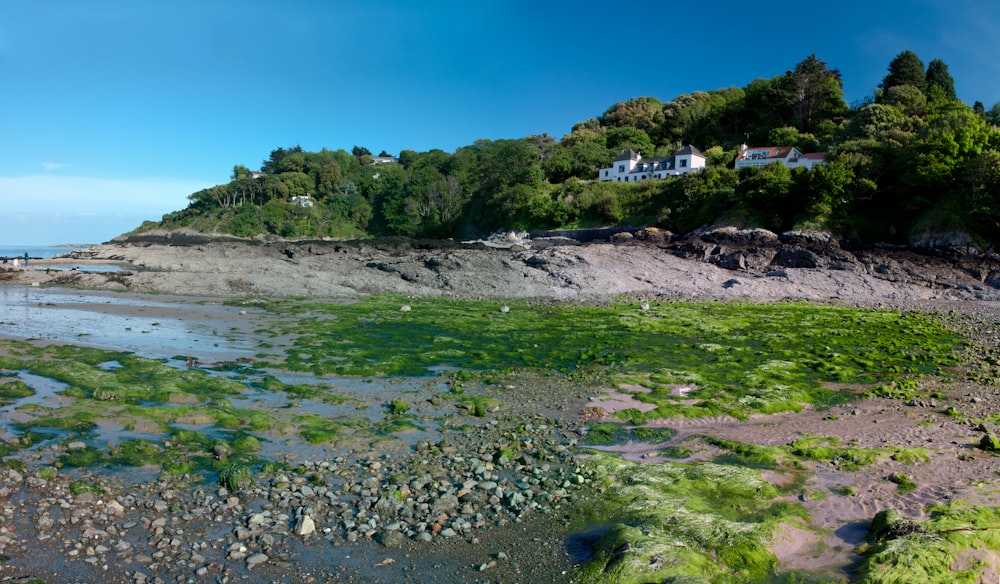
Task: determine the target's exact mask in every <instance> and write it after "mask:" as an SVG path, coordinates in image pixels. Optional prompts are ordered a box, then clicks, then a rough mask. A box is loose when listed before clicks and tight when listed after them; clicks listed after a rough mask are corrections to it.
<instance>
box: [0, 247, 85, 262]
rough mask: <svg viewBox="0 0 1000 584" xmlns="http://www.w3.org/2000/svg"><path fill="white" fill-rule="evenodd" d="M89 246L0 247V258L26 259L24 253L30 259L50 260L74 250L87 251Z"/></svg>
mask: <svg viewBox="0 0 1000 584" xmlns="http://www.w3.org/2000/svg"><path fill="white" fill-rule="evenodd" d="M88 247H90V246H89V245H35V246H31V245H25V246H14V245H0V258H10V259H13V258H22V259H23V258H24V252H28V257H31V258H40V259H48V258H51V257H54V256H57V255H59V254H64V253H69V252H71V251H73V250H79V249H87V248H88Z"/></svg>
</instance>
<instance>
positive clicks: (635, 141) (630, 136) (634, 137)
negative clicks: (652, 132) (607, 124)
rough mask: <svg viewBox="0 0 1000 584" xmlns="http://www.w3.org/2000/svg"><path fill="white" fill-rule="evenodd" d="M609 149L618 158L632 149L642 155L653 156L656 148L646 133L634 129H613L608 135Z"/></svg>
mask: <svg viewBox="0 0 1000 584" xmlns="http://www.w3.org/2000/svg"><path fill="white" fill-rule="evenodd" d="M607 148H608V150H610V151H611V152H612V153H613V154H615V155H616V156H617V155H618V154H621V153H622V151H624V150H628V149H629V148H631V149H632V150H635V151H636V152H638V153H640V154H645V155H646V156H652V154H653V152H654V151H655V150H656V148H655V147H654V146H653V141H652V140H651V139H650V138H649V134H647V133H646V132H644V131H642V130H640V129H638V128H632V127H628V126H626V127H623V128H611V129H610V130H608V133H607Z"/></svg>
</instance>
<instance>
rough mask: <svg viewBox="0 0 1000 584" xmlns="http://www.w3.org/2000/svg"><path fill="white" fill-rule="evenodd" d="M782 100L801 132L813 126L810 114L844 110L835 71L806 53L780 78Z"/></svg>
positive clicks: (845, 108) (838, 77) (838, 79)
mask: <svg viewBox="0 0 1000 584" xmlns="http://www.w3.org/2000/svg"><path fill="white" fill-rule="evenodd" d="M782 90H783V93H784V99H785V102H786V103H787V104H788V105H789V106H790V107H791V110H792V115H793V116H794V117H795V122H796V126H797V127H798V128H799V129H801V130H804V131H807V132H808V131H810V130H812V128H813V122H814V119H813V118H814V116H816V115H817V114H820V113H822V114H824V115H825V116H827V117H829V116H831V115H834V114H840V113H843V112H845V111H846V110H847V104H846V103H844V91H843V88H842V87H841V83H840V75H839V73H838V72H834V71H831V70H829V69H827V66H826V63H824V62H823V61H822V60H820V59H819V58H818V57H816V53H813V54H812V55H809V56H808V57H806V58H805V59H803V60H802V61H801V62H799V63H798V64H797V65H796V66H795V70H794V71H790V72H788V73H787V74H786V75H785V77H784V87H783V88H782Z"/></svg>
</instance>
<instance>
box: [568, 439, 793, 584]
mask: <svg viewBox="0 0 1000 584" xmlns="http://www.w3.org/2000/svg"><path fill="white" fill-rule="evenodd" d="M588 468H590V469H592V470H593V471H594V473H595V475H596V476H597V482H598V483H599V484H601V485H602V488H603V491H604V492H603V493H602V497H601V501H602V502H603V504H604V505H606V508H605V509H604V510H603V511H600V510H599V511H598V514H599V515H600V514H601V513H603V514H606V516H608V517H610V518H611V521H612V523H611V525H610V527H609V528H608V530H607V531H606V532H605V534H604V535H603V537H601V539H600V541H599V542H598V543H597V544H596V546H595V550H594V556H593V558H592V559H591V560H589V561H588V562H586V563H585V564H584V565H583V566H582V567H581V569H580V571H579V576H580V579H581V581H582V582H601V583H612V584H618V583H633V582H654V581H655V582H672V581H685V582H689V581H690V582H694V581H701V582H759V581H762V580H764V579H766V578H768V577H769V576H771V575H772V574H774V572H775V570H776V568H777V559H776V558H775V556H774V555H773V554H772V553H771V552H770V550H769V549H768V547H767V544H768V541H769V540H770V538H771V537H772V536H773V534H774V533H775V531H776V530H777V528H778V526H779V525H781V524H782V523H793V524H800V523H802V522H803V521H804V520H805V518H806V514H805V512H804V510H803V509H802V508H801V507H798V506H796V505H793V504H790V503H787V502H784V501H778V500H776V499H777V498H778V497H779V495H780V494H781V491H780V490H779V489H778V488H777V487H775V486H774V485H772V484H771V483H768V482H767V481H765V480H763V479H762V478H761V476H760V475H759V474H758V472H757V471H754V470H752V469H748V468H745V467H739V466H731V465H720V464H715V463H710V462H698V463H661V464H655V465H654V464H641V463H633V462H628V461H624V460H621V459H619V458H617V457H614V456H610V455H606V454H599V455H596V456H595V457H594V458H592V459H591V460H590V462H589V464H588Z"/></svg>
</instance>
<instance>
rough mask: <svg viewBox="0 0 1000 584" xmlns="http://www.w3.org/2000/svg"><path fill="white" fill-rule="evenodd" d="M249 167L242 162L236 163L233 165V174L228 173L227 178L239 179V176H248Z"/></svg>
mask: <svg viewBox="0 0 1000 584" xmlns="http://www.w3.org/2000/svg"><path fill="white" fill-rule="evenodd" d="M249 177H250V169H249V168H247V167H245V166H243V165H242V164H237V165H236V166H234V167H233V174H232V175H230V177H229V180H240V179H241V178H249Z"/></svg>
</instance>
